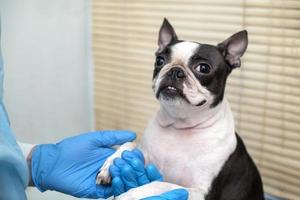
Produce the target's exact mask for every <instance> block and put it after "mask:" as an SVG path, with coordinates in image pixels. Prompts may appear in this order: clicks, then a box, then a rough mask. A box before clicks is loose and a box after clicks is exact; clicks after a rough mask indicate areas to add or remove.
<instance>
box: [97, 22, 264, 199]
mask: <svg viewBox="0 0 300 200" xmlns="http://www.w3.org/2000/svg"><path fill="white" fill-rule="evenodd" d="M247 45H248V36H247V31H245V30H244V31H241V32H238V33H236V34H234V35H232V36H231V37H229V38H228V39H226V40H225V41H223V42H221V43H219V44H218V45H217V46H213V45H209V44H200V43H198V42H189V41H183V40H179V39H178V38H177V35H176V33H175V31H174V29H173V27H172V26H171V24H170V23H169V22H168V20H167V19H164V22H163V24H162V26H161V28H160V31H159V38H158V50H157V51H156V53H155V55H156V61H155V66H154V73H153V91H154V93H155V96H156V98H157V99H158V101H159V102H160V109H159V110H158V111H157V113H156V114H155V116H154V117H153V119H152V120H151V121H150V123H149V125H148V127H147V129H146V130H145V132H144V134H143V135H142V138H141V141H140V144H139V146H138V147H139V148H140V149H141V150H142V151H143V153H144V156H145V159H146V162H147V163H154V164H155V165H156V166H157V167H158V169H159V170H160V172H161V173H162V174H163V177H164V180H165V182H152V183H150V184H147V185H144V186H141V187H139V188H135V189H131V190H129V191H128V192H126V193H124V194H122V195H120V196H119V197H117V199H122V200H125V199H128V200H133V199H141V198H144V197H147V196H151V195H159V194H161V193H163V192H165V191H169V190H171V189H174V188H181V187H183V188H186V189H187V190H188V191H189V199H192V200H263V199H264V197H263V186H262V181H261V177H260V174H259V172H258V170H257V168H256V166H255V164H254V162H253V161H252V159H251V157H250V156H249V154H248V152H247V150H246V147H245V145H244V143H243V141H242V139H241V138H240V137H239V136H238V135H237V134H236V132H235V126H234V119H233V114H232V111H231V109H230V106H229V104H228V102H227V100H226V98H225V97H224V91H225V85H226V79H227V77H228V75H229V74H230V73H231V71H232V70H233V69H235V68H237V67H240V65H241V60H240V58H241V57H242V55H243V54H244V52H245V51H246V48H247ZM133 148H135V144H134V143H126V144H124V145H122V146H121V147H120V148H119V149H118V150H117V152H116V153H115V154H113V155H112V156H111V157H110V158H109V159H108V160H107V161H106V162H105V164H104V165H103V166H102V168H101V169H100V171H99V174H98V176H97V183H107V182H109V181H110V175H109V166H110V164H111V163H112V162H113V159H114V158H116V157H120V155H121V153H122V152H123V151H124V150H132V149H133Z"/></svg>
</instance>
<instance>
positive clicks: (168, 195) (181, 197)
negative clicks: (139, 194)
mask: <svg viewBox="0 0 300 200" xmlns="http://www.w3.org/2000/svg"><path fill="white" fill-rule="evenodd" d="M188 197H189V193H188V192H187V191H186V190H185V189H176V190H171V191H169V192H165V193H163V194H161V195H159V196H153V197H147V198H144V199H142V200H187V199H188Z"/></svg>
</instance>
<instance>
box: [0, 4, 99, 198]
mask: <svg viewBox="0 0 300 200" xmlns="http://www.w3.org/2000/svg"><path fill="white" fill-rule="evenodd" d="M88 6H89V1H86V0H77V1H73V0H51V1H46V0H27V1H21V0H0V12H1V17H2V49H3V57H4V70H5V86H4V87H5V91H4V96H5V103H6V106H7V110H8V112H9V116H10V120H11V124H12V127H13V130H14V132H15V133H16V136H17V138H18V140H20V141H22V142H30V143H50V142H55V141H58V140H60V139H62V138H64V137H66V136H70V135H73V134H76V133H80V132H84V131H88V130H90V129H92V124H93V123H92V117H91V116H92V107H91V99H92V98H91V90H92V87H91V85H90V83H91V82H90V76H91V61H90V60H89V59H90V50H89V45H90V42H89V37H90V36H89V7H88ZM28 199H29V200H44V199H45V200H46V199H47V200H48V199H51V200H55V199H60V200H66V199H74V198H71V197H69V196H66V195H61V194H58V193H55V192H46V193H44V194H41V193H40V192H38V191H37V190H36V189H32V188H31V189H29V190H28Z"/></svg>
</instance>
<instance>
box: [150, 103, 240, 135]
mask: <svg viewBox="0 0 300 200" xmlns="http://www.w3.org/2000/svg"><path fill="white" fill-rule="evenodd" d="M224 118H229V119H228V120H229V121H231V122H232V123H233V115H232V112H231V109H230V106H229V104H228V102H227V100H226V99H225V98H224V99H223V101H222V102H221V103H220V104H218V105H217V106H215V107H214V108H209V106H203V107H200V108H198V107H195V106H190V105H187V104H185V105H183V104H182V103H178V104H164V103H162V104H161V107H160V109H159V111H158V113H157V116H156V119H157V121H158V123H159V125H160V126H161V127H169V126H172V127H173V128H175V129H188V128H197V129H204V128H209V127H210V126H213V125H214V124H216V123H217V122H218V121H220V120H224ZM232 125H233V124H232ZM233 126H234V125H233Z"/></svg>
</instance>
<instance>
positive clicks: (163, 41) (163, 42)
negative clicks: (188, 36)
mask: <svg viewBox="0 0 300 200" xmlns="http://www.w3.org/2000/svg"><path fill="white" fill-rule="evenodd" d="M176 40H177V35H176V33H175V31H174V28H173V27H172V25H171V24H170V23H169V21H168V20H167V19H166V18H164V21H163V24H162V25H161V27H160V30H159V35H158V47H159V48H158V51H161V50H163V49H164V48H165V47H166V46H168V45H169V44H171V43H172V42H174V41H176Z"/></svg>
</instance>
